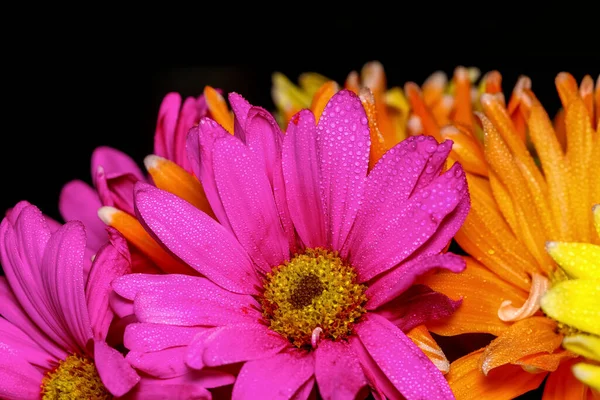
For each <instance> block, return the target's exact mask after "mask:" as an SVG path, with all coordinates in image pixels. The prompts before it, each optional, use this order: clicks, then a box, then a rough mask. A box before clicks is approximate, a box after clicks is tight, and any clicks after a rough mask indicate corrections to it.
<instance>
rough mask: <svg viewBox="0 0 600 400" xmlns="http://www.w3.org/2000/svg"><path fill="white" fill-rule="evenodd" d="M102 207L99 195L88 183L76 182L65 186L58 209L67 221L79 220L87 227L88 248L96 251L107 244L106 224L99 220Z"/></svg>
mask: <svg viewBox="0 0 600 400" xmlns="http://www.w3.org/2000/svg"><path fill="white" fill-rule="evenodd" d="M100 207H102V203H100V198H99V197H98V193H96V191H95V190H94V189H93V188H92V187H91V186H90V185H88V184H87V183H85V182H83V181H80V180H74V181H71V182H69V183H67V184H66V185H65V186H63V188H62V190H61V192H60V197H59V199H58V209H59V211H60V214H61V215H62V217H63V218H64V220H65V221H71V220H77V221H81V222H83V225H85V232H86V235H87V246H88V247H90V248H92V249H93V250H94V251H96V250H98V249H99V248H100V247H101V246H102V245H103V244H104V243H106V240H107V235H106V229H105V225H104V223H103V222H102V221H101V220H100V218H98V209H99V208H100Z"/></svg>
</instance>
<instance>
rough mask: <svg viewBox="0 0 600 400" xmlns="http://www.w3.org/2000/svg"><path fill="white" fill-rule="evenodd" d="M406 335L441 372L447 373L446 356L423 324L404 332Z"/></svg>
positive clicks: (448, 368)
mask: <svg viewBox="0 0 600 400" xmlns="http://www.w3.org/2000/svg"><path fill="white" fill-rule="evenodd" d="M406 336H408V338H409V339H410V340H412V341H413V343H414V344H416V345H417V347H419V349H421V351H422V352H423V353H424V354H425V355H426V356H427V358H429V360H430V361H431V362H432V363H433V365H435V366H436V367H437V369H439V370H440V372H441V373H442V374H447V373H448V371H450V362H448V358H446V355H445V354H444V351H443V350H442V348H441V347H440V345H439V344H437V342H436V341H435V340H434V339H433V337H431V335H430V334H429V331H428V330H427V328H426V327H425V325H419V326H417V327H415V328H413V329H411V330H410V331H409V332H407V333H406Z"/></svg>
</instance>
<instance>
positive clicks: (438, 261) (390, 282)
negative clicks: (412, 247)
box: [366, 253, 466, 310]
mask: <svg viewBox="0 0 600 400" xmlns="http://www.w3.org/2000/svg"><path fill="white" fill-rule="evenodd" d="M465 267H466V264H465V260H464V259H463V258H462V257H460V256H457V255H455V254H452V253H444V254H436V255H432V256H423V257H418V258H416V259H413V260H411V261H408V262H406V263H404V264H400V265H399V266H398V267H396V268H394V269H393V270H391V271H390V272H388V273H386V274H385V275H383V276H381V277H380V278H379V279H377V280H376V281H375V282H374V283H372V284H371V285H369V288H368V289H367V292H366V295H367V297H368V298H369V300H368V301H367V304H366V307H367V309H368V310H374V309H376V308H377V307H379V306H381V305H382V304H384V303H386V302H388V301H390V300H392V299H394V298H395V297H397V296H398V295H400V294H402V292H404V291H405V290H406V289H408V288H409V287H411V285H412V284H413V283H414V282H415V280H416V279H417V277H419V276H420V275H423V274H424V273H426V272H428V271H430V270H432V269H434V268H444V269H447V270H449V271H452V272H455V273H457V272H462V271H463V270H464V269H465Z"/></svg>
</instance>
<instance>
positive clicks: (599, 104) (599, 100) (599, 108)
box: [594, 75, 600, 137]
mask: <svg viewBox="0 0 600 400" xmlns="http://www.w3.org/2000/svg"><path fill="white" fill-rule="evenodd" d="M594 103H596V130H597V131H598V132H600V75H598V79H596V90H595V91H594ZM598 136H600V133H599V134H598ZM598 136H597V137H598Z"/></svg>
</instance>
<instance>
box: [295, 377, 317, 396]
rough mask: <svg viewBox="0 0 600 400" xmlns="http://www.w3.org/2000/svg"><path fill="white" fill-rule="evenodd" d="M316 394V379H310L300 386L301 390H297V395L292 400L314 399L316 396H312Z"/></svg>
mask: <svg viewBox="0 0 600 400" xmlns="http://www.w3.org/2000/svg"><path fill="white" fill-rule="evenodd" d="M314 392H315V378H314V377H310V379H309V380H307V381H306V382H304V383H303V384H302V386H300V388H299V389H298V390H296V393H294V395H293V396H292V400H306V399H312V398H314V397H315V396H314V395H313V396H311V395H312V394H313V393H314Z"/></svg>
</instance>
